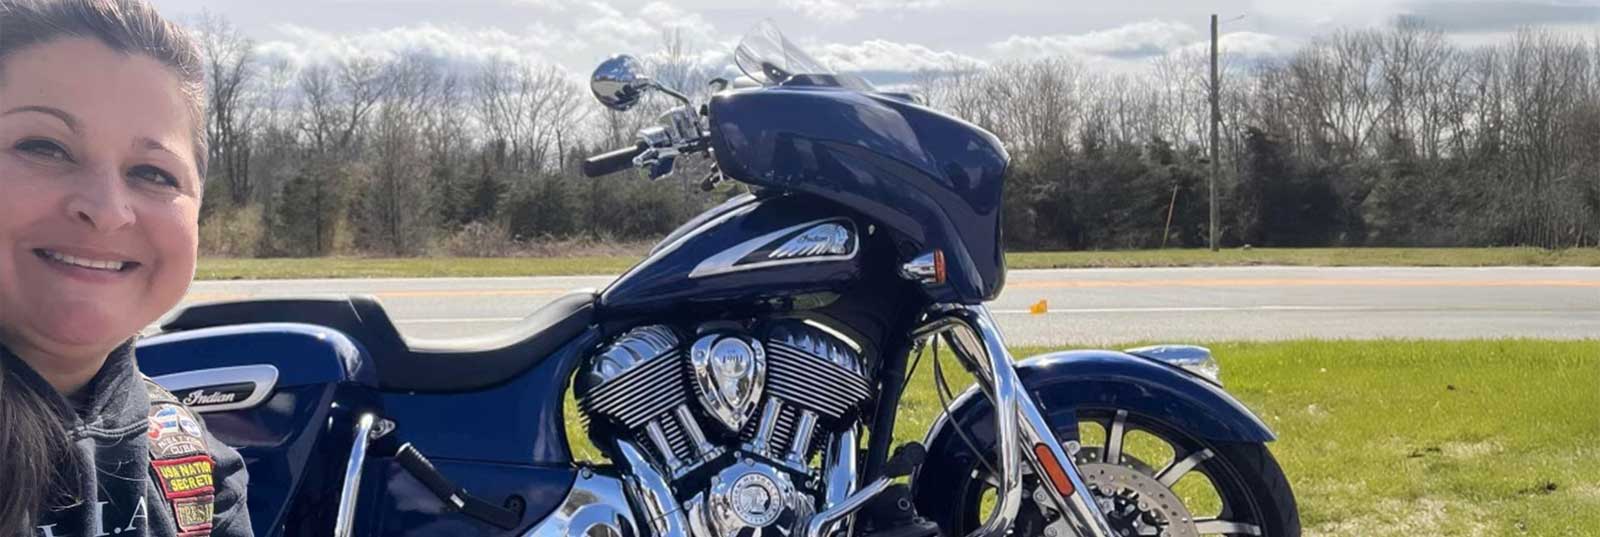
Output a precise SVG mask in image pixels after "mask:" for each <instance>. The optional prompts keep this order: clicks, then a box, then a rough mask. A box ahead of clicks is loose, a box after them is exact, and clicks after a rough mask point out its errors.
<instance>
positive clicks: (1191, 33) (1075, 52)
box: [989, 20, 1202, 59]
mask: <svg viewBox="0 0 1600 537" xmlns="http://www.w3.org/2000/svg"><path fill="white" fill-rule="evenodd" d="M1201 37H1202V36H1201V34H1200V32H1199V31H1198V30H1196V29H1195V28H1194V27H1193V26H1190V25H1188V24H1185V23H1181V22H1173V21H1162V20H1149V21H1143V22H1136V23H1133V24H1127V25H1123V26H1119V27H1116V28H1112V29H1109V30H1098V31H1094V32H1089V33H1084V34H1067V35H1046V36H1021V35H1014V36H1011V37H1009V38H1006V39H1005V40H1003V41H1000V42H997V43H994V44H991V45H989V49H990V51H991V52H993V53H995V54H996V55H998V56H1001V57H1004V58H1008V59H1038V58H1052V57H1061V56H1065V57H1070V58H1081V59H1088V58H1095V57H1101V58H1112V59H1137V58H1145V57H1151V56H1159V55H1162V54H1166V53H1167V52H1170V51H1172V50H1174V49H1177V48H1179V47H1182V46H1184V45H1187V44H1189V43H1192V42H1194V41H1195V40H1196V39H1199V38H1201Z"/></svg>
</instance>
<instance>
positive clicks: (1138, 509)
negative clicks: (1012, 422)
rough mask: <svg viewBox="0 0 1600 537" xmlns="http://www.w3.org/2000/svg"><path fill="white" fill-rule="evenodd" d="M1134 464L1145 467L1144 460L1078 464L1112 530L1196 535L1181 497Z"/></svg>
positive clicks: (1164, 536) (1172, 536)
mask: <svg viewBox="0 0 1600 537" xmlns="http://www.w3.org/2000/svg"><path fill="white" fill-rule="evenodd" d="M1136 467H1146V468H1148V467H1147V466H1145V465H1144V464H1143V463H1138V464H1128V465H1115V464H1106V463H1101V462H1088V463H1080V464H1078V471H1079V472H1082V474H1083V480H1084V484H1085V485H1086V486H1088V487H1089V490H1090V493H1092V494H1093V495H1094V498H1095V501H1096V503H1098V504H1099V505H1100V510H1101V512H1103V513H1105V515H1106V521H1107V522H1109V523H1110V524H1111V529H1112V530H1113V531H1115V532H1116V534H1117V535H1128V536H1133V535H1140V536H1152V537H1199V536H1200V532H1199V530H1197V529H1196V528H1195V525H1194V515H1192V514H1190V513H1189V508H1188V507H1185V506H1184V505H1183V499H1182V498H1179V497H1178V495H1177V494H1176V493H1174V492H1172V489H1169V488H1167V486H1166V485H1162V484H1161V482H1160V481H1157V480H1156V478H1155V476H1154V475H1151V474H1150V473H1146V472H1142V471H1139V470H1138V469H1137V468H1136Z"/></svg>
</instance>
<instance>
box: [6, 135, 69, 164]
mask: <svg viewBox="0 0 1600 537" xmlns="http://www.w3.org/2000/svg"><path fill="white" fill-rule="evenodd" d="M17 150H18V151H22V152H25V153H31V154H33V155H37V156H41V157H45V158H50V159H56V160H65V161H71V160H72V155H71V154H70V153H67V150H66V148H63V147H61V144H57V143H55V142H52V141H50V140H23V141H21V142H18V143H17Z"/></svg>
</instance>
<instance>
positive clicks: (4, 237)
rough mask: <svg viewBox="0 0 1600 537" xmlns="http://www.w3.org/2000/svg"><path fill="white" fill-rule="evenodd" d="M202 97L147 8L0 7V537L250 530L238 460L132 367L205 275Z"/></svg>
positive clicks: (78, 4)
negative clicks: (150, 335) (150, 328)
mask: <svg viewBox="0 0 1600 537" xmlns="http://www.w3.org/2000/svg"><path fill="white" fill-rule="evenodd" d="M203 83H204V78H203V75H202V70H201V61H200V57H199V54H198V52H197V48H196V46H195V44H194V43H193V42H192V41H191V40H190V38H189V37H188V36H187V34H185V33H184V32H183V31H182V30H181V29H180V28H178V27H177V26H175V25H173V24H171V23H169V22H167V21H166V20H164V19H162V18H161V17H160V16H159V15H158V14H156V12H155V11H154V10H153V9H152V8H151V7H150V6H148V5H146V4H144V3H143V2H142V1H141V0H0V536H6V537H10V536H13V535H27V536H38V537H65V536H73V537H79V536H109V535H117V536H119V537H120V536H127V535H135V536H145V535H150V536H179V535H183V536H190V535H208V534H209V535H248V534H249V533H250V521H249V515H248V514H247V512H246V511H245V504H244V482H245V479H246V476H245V471H244V466H243V464H242V462H241V461H240V459H239V456H238V454H237V453H235V452H234V451H233V450H232V449H229V448H228V447H227V446H224V445H222V444H221V443H218V442H217V441H216V440H215V439H213V438H212V437H211V436H210V434H209V433H207V432H205V431H204V429H203V425H202V422H201V421H200V420H199V419H197V416H196V415H194V414H192V413H190V412H189V411H188V410H187V409H184V408H182V407H181V406H180V405H178V404H177V402H176V401H175V400H171V399H170V398H169V397H168V395H169V394H165V393H164V392H163V391H162V390H160V389H159V388H153V387H152V386H153V383H148V382H147V380H146V379H144V378H143V376H142V375H140V374H139V372H138V369H137V367H136V365H135V363H134V361H133V351H132V340H133V338H134V336H135V335H136V334H137V333H138V332H139V330H141V329H142V328H143V327H144V326H147V325H148V324H150V323H151V322H153V321H155V319H156V318H157V317H159V316H160V315H161V314H162V313H164V312H165V311H167V310H168V309H170V308H172V307H173V306H175V305H176V304H177V303H178V301H179V300H180V299H181V298H182V297H183V294H184V292H185V291H186V290H187V288H188V286H189V282H190V280H191V279H192V278H193V277H194V268H195V257H196V248H197V244H198V242H199V240H198V236H197V233H198V229H197V228H198V221H199V210H200V199H201V189H202V188H203V186H204V185H203V181H202V178H204V177H205V166H206V149H205V147H206V146H205V139H204V128H203V121H204V119H203V118H204V116H203V114H204V111H203V108H204V106H203V103H204V92H203V87H202V86H203Z"/></svg>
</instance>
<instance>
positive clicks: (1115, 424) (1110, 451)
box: [1100, 410, 1128, 464]
mask: <svg viewBox="0 0 1600 537" xmlns="http://www.w3.org/2000/svg"><path fill="white" fill-rule="evenodd" d="M1127 436H1128V411H1126V410H1118V411H1117V416H1116V417H1114V418H1111V427H1108V428H1106V452H1105V456H1104V457H1100V460H1101V461H1103V462H1105V463H1107V464H1121V463H1122V439H1124V438H1127Z"/></svg>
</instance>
